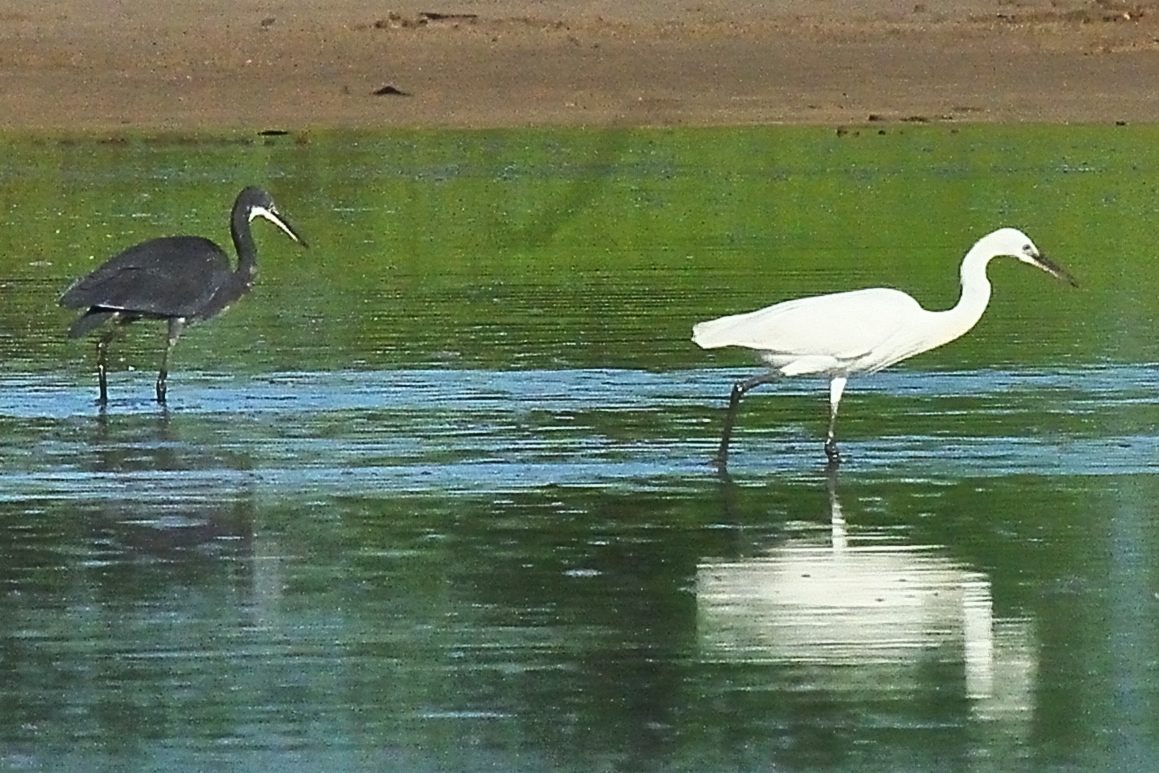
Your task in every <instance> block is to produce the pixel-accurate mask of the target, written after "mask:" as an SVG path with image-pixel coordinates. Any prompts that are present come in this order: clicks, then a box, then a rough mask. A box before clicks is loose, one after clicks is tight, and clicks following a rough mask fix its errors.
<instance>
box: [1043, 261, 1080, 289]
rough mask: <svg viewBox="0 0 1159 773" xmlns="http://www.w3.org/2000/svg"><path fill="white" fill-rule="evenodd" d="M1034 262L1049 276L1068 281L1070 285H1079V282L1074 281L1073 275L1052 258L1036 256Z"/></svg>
mask: <svg viewBox="0 0 1159 773" xmlns="http://www.w3.org/2000/svg"><path fill="white" fill-rule="evenodd" d="M1034 263H1035V265H1036V266H1038V267H1039V268H1041V269H1042V270H1043V271H1045V272H1046V273H1048V274H1050V275H1051V276H1053V277H1056V278H1058V279H1061V280H1062V281H1064V282H1067V283H1069V284H1070V286H1071V287H1078V286H1079V283H1078V282H1076V281H1075V278H1074V277H1073V276H1071V275H1070V274H1069V273H1068V272H1067V270H1066V269H1065V268H1063V267H1062V266H1060V265H1058V264H1057V263H1055V262H1054V261H1053V260H1051V259H1050V258H1048V257H1046V256H1045V255H1039V256H1037V257H1036V258H1035V259H1034Z"/></svg>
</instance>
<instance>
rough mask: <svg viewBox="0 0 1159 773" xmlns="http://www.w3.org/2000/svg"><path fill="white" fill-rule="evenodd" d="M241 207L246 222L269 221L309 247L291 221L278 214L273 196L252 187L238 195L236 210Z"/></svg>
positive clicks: (299, 242)
mask: <svg viewBox="0 0 1159 773" xmlns="http://www.w3.org/2000/svg"><path fill="white" fill-rule="evenodd" d="M239 205H240V206H241V207H243V208H244V210H245V213H246V220H248V221H250V222H251V223H252V222H253V219H254V218H255V217H260V218H263V219H265V220H269V221H270V222H271V223H273V224H274V225H276V226H277V227H278V228H280V229H282V231H284V232H285V234H286V236H289V237H290V238H291V239H293V240H294V241H296V242H297V243H298V244H300V245H302V246H303V247H308V246H309V245H308V244H306V240H305V239H303V238H302V237H301V236H299V235H298V232H297V231H295V230H294V227H293V226H292V225H290V221H288V220H287V219H286V216H285V215H283V214H282V213H280V212H278V206H277V205H276V204H274V198H273V196H271V195H270V194H269V193H267V192H266V191H265V190H263V189H261V188H258V187H255V186H252V185H251V186H250V187H248V188H246V189H244V190H243V191H242V192H241V193H239V194H238V197H237V203H236V204H235V205H234V206H235V208H236V207H237V206H239Z"/></svg>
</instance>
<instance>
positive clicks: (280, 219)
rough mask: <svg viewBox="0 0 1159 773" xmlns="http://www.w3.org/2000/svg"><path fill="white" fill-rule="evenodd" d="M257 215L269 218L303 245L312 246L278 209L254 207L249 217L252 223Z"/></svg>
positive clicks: (287, 234)
mask: <svg viewBox="0 0 1159 773" xmlns="http://www.w3.org/2000/svg"><path fill="white" fill-rule="evenodd" d="M255 217H261V218H265V219H266V220H269V221H270V222H271V223H273V224H274V225H276V226H277V227H278V228H281V229H282V230H283V231H285V232H286V236H289V237H290V238H291V239H293V240H294V241H296V242H297V243H298V244H300V245H302V246H303V247H309V246H310V245H308V244H306V240H305V239H303V238H302V237H301V236H299V235H298V233H297V231H295V230H294V227H293V226H291V225H290V221H288V220H286V216H285V215H283V214H281V213H280V212H278V211H277V210H276V209H266V208H265V207H254V208H253V209H251V210H250V217H249V219H250V222H251V223H252V222H253V219H254V218H255Z"/></svg>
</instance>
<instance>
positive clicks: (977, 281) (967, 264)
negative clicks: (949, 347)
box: [936, 245, 994, 346]
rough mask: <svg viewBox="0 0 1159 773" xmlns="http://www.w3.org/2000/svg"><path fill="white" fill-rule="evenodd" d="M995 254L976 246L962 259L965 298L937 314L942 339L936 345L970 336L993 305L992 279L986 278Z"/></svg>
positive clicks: (963, 294) (961, 274) (963, 293)
mask: <svg viewBox="0 0 1159 773" xmlns="http://www.w3.org/2000/svg"><path fill="white" fill-rule="evenodd" d="M993 257H994V254H993V253H992V252H990V251H988V250H986V249H979V248H978V246H977V245H975V246H974V248H973V249H971V250H970V251H969V252H967V253H966V257H965V258H963V259H962V268H961V271H960V272H959V274H960V276H961V279H962V295H961V297H959V298H958V302H957V303H956V304H955V305H954V307H953V308H951V309H947V310H946V311H940V312H936V313H937V315H938V318H939V319H938V322H939V328H938V331H939V334H940V336H939V337H940V340H939V341H938V343H937V344H936V345H938V346H940V345H941V344H945V343H949V342H950V341H953V340H954V339H955V338H958V337H959V336H963V335H965V334H966V333H968V332H969V331H970V330H971V329H972V328H973V327H974V325H976V324H978V320H980V319H981V318H982V313H983V312H984V311H986V306H987V305H988V304H989V303H990V280H989V279H988V278H987V277H986V266H987V265H989V263H990V260H991V259H992V258H993Z"/></svg>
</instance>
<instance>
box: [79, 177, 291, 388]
mask: <svg viewBox="0 0 1159 773" xmlns="http://www.w3.org/2000/svg"><path fill="white" fill-rule="evenodd" d="M255 217H262V218H265V219H266V220H269V221H270V222H271V223H273V224H274V225H276V226H278V227H279V228H281V229H282V230H283V231H284V232H285V233H286V235H287V236H289V237H290V238H291V239H293V240H294V241H296V242H298V243H300V244H301V245H302V246H306V242H305V241H304V240H303V239H302V238H301V237H300V236H298V234H297V232H295V231H294V229H293V227H291V226H290V224H289V222H287V220H286V218H285V217H284V216H283V215H281V214H280V213H279V212H278V209H277V207H276V206H275V204H274V200H273V198H272V197H271V196H270V194H269V193H267V192H266V191H264V190H262V189H261V188H255V187H252V186H251V187H248V188H245V189H244V190H242V192H241V193H239V194H238V196H237V200H236V201H234V203H233V212H232V214H231V215H230V234H231V236H232V237H233V245H234V248H235V249H236V250H237V269H236V270H234V269H232V268H231V267H230V261H229V257H228V256H227V255H226V253H225V251H224V250H222V249H221V247H219V246H218V245H217V244H215V243H214V242H212V241H210V240H209V239H205V238H203V237H200V236H166V237H162V238H160V239H150V240H149V241H146V242H142V243H140V244H137V245H135V246H133V247H130V248H129V249H127V250H125V251H124V252H122V253H120V254H119V255H117V256H115V257H113V258H111V259H109V260H108V261H107V262H105V263H104V264H103V265H101V266H100V267H99V268H97V269H96V270H95V271H93V272H92V273H91V274H89V275H88V276H86V277H84V278H83V279H80V280H79V281H77V282H76V283H75V284H74V285H73V286H72V287H70V288H69V289H68V290H67V291H66V292H65V293H64V295H62V296H61V297H60V305H61V306H64V307H66V308H70V309H86V311H85V313H84V314H82V315H81V316H80V317H78V318H77V320H76V321H75V322H73V323H72V326H71V327H70V328H69V331H68V335H69V338H78V337H80V336H83V335H85V334H86V333H89V332H91V331H93V330H96V329H97V328H100V327H103V326H104V325H105V324H106V323H111V326H110V327H109V328H107V329H106V330H105V331H104V332H103V333H102V335H101V337H100V339H98V341H97V379H98V381H99V384H100V398H99V401H100V404H101V405H105V404H106V403H107V402H108V359H107V358H108V345H109V342H110V341H111V340H112V338H113V337H114V336H115V334H116V332H117V330H118V329H119V328H120V326H122V325H127V324H129V323H130V322H135V321H137V320H139V319H155V320H165V321H166V322H168V325H169V332H168V338H167V341H166V345H165V352H164V354H163V355H162V357H161V368H160V370H159V372H158V374H157V402H159V403H164V402H165V394H166V378H167V377H168V372H169V353H170V351H171V350H172V349H173V345H174V344H175V343H177V339H178V338H179V337H180V336H181V331H182V330H183V329H184V327H185V325H186V324H187V323H193V322H199V321H201V320H205V319H209V318H211V317H214V316H216V315H218V314H220V313H221V312H223V311H225V310H226V309H227V308H229V306H230V304H232V303H233V302H234V301H236V300H237V299H238V298H240V297H242V296H243V295H245V294H246V293H248V292H249V291H250V289H251V288H252V287H253V284H254V278H255V275H256V273H257V248H256V247H255V246H254V240H253V235H252V234H251V233H250V222H251V221H252V220H253V219H254V218H255Z"/></svg>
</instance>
